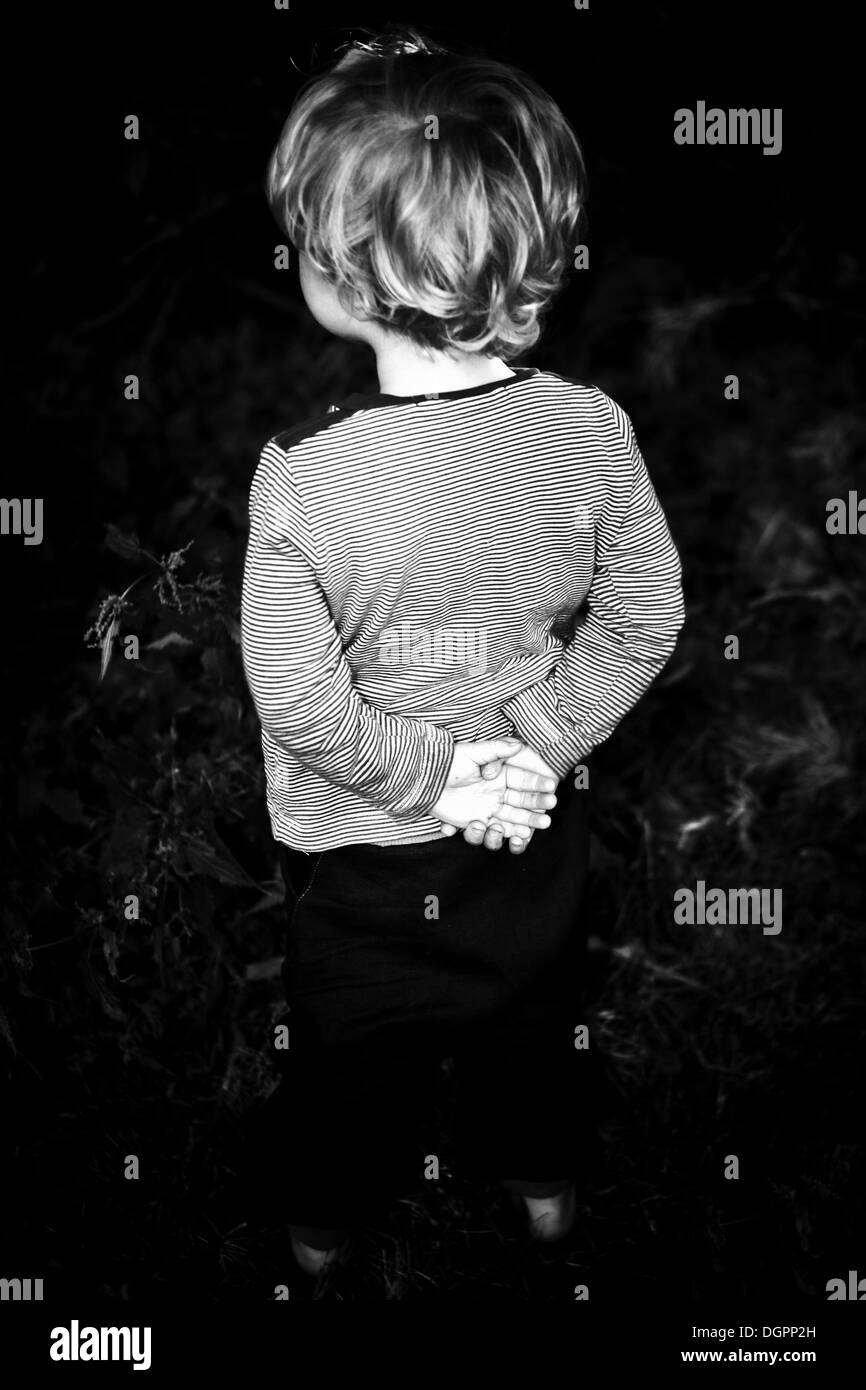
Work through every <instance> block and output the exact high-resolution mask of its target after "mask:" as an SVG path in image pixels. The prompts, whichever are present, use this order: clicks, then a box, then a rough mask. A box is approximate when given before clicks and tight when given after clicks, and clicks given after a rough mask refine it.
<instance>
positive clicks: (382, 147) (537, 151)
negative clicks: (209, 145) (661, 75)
mask: <svg viewBox="0 0 866 1390" xmlns="http://www.w3.org/2000/svg"><path fill="white" fill-rule="evenodd" d="M431 117H435V118H436V121H437V122H438V132H437V131H436V126H435V123H434V122H432V121H431V120H430V118H431ZM431 135H434V136H436V137H438V138H430V136H431ZM585 182H586V176H585V170H584V164H583V157H582V155H581V151H580V146H579V145H578V142H577V139H576V137H575V135H574V132H573V131H572V129H571V127H570V126H569V124H568V122H567V121H566V119H565V117H564V116H563V114H562V112H561V111H560V109H559V107H558V106H557V105H556V103H555V102H554V101H553V100H552V99H551V97H549V96H548V95H547V93H546V92H544V91H543V90H542V89H541V88H540V87H539V86H538V85H537V84H536V83H535V82H534V81H533V80H532V79H531V78H529V77H527V76H525V74H523V73H522V72H519V71H518V70H517V69H515V68H512V67H510V66H506V65H505V64H503V63H500V62H496V61H494V60H492V59H488V58H483V57H468V56H461V55H458V54H454V53H451V52H449V51H448V50H446V49H444V48H441V47H440V46H439V45H437V44H435V43H432V42H430V41H429V40H428V39H425V38H424V37H423V35H421V34H419V33H418V32H417V31H416V30H414V29H409V28H406V27H405V26H401V27H400V28H399V29H398V30H397V31H396V32H389V33H387V34H385V35H383V36H381V37H378V38H374V39H372V40H371V41H370V42H364V43H360V42H355V43H352V44H350V45H349V46H348V49H347V50H346V51H344V52H343V53H342V55H341V56H340V57H339V58H338V60H337V61H336V63H335V64H334V66H332V67H331V69H330V70H329V71H327V72H326V73H325V74H324V75H321V76H317V77H315V78H313V79H312V80H310V81H309V82H308V83H307V84H306V85H305V87H304V88H303V89H302V91H301V93H300V95H299V96H298V98H297V101H296V102H295V105H294V107H293V108H292V111H291V114H290V115H289V118H288V120H287V121H286V124H285V126H284V128H283V131H282V134H281V136H280V139H279V141H278V143H277V146H276V149H275V150H274V153H273V155H272V156H271V161H270V165H269V169H268V176H267V192H268V199H269V201H270V204H271V208H272V209H273V212H274V215H275V216H276V218H277V221H278V222H279V223H280V225H281V226H282V227H283V229H284V231H285V232H286V234H287V236H288V238H289V240H290V241H291V242H292V243H293V244H294V245H295V246H298V247H301V248H302V249H303V250H304V251H305V252H306V254H307V255H308V256H309V258H310V260H311V261H312V263H313V265H314V266H315V267H316V269H317V270H319V271H320V272H321V274H323V275H324V276H325V278H326V279H327V280H328V281H330V282H331V283H332V284H334V285H336V286H337V288H338V292H339V295H340V300H341V303H342V304H343V305H344V307H345V308H346V309H348V310H349V311H350V312H352V313H354V314H356V315H360V316H361V317H363V318H367V319H370V320H372V321H374V322H376V323H380V324H382V325H384V326H385V327H387V328H389V329H391V330H393V331H395V332H397V333H399V334H401V335H403V336H405V337H408V338H409V339H411V340H412V341H413V342H415V343H418V344H420V345H423V346H425V347H427V348H432V349H436V350H440V351H441V350H450V349H462V350H463V351H474V352H481V353H484V354H486V355H488V356H499V357H503V358H506V359H507V358H513V357H516V356H518V355H519V354H520V353H522V352H524V351H525V350H526V349H527V348H529V347H531V346H532V345H533V343H535V342H536V341H537V339H538V337H539V335H540V333H541V319H542V314H543V311H544V310H545V309H546V308H547V306H548V305H549V304H550V302H551V300H552V299H553V297H554V295H555V294H556V292H557V291H558V290H559V289H560V287H561V286H562V284H563V281H564V276H565V271H566V269H567V267H568V266H569V265H570V263H571V257H572V251H573V245H574V238H575V236H576V233H577V228H578V224H579V221H580V215H581V212H582V207H583V199H584V189H585Z"/></svg>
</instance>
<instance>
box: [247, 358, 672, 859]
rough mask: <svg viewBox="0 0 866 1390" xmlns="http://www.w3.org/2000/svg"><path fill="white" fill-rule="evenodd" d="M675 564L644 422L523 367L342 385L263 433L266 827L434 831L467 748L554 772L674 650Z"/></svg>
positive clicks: (256, 553) (259, 584)
mask: <svg viewBox="0 0 866 1390" xmlns="http://www.w3.org/2000/svg"><path fill="white" fill-rule="evenodd" d="M682 621H683V607H682V590H681V584H680V564H679V558H678V555H677V552H676V549H675V548H674V545H673V542H672V540H671V536H670V532H669V530H668V526H667V523H666V520H665V517H664V513H663V512H662V509H661V506H660V505H659V502H658V499H657V497H656V494H655V492H654V490H653V487H652V484H651V482H650V479H649V476H648V474H647V470H646V467H645V464H644V461H643V458H642V456H641V453H640V450H639V449H638V446H637V443H636V441H635V436H634V432H633V429H632V425H631V421H630V419H629V417H628V416H627V415H626V414H625V412H624V411H623V410H622V409H621V407H620V406H618V405H617V404H616V403H615V402H614V401H613V400H611V399H610V397H608V396H606V395H605V394H604V392H602V391H600V390H599V389H598V388H597V387H594V386H590V385H586V384H583V383H580V382H577V381H573V380H571V379H569V378H566V377H563V376H561V375H558V374H556V373H554V372H547V371H539V370H537V369H535V368H529V367H527V368H522V369H519V370H518V371H517V372H516V373H515V375H513V376H511V377H507V378H505V379H504V380H501V381H497V382H493V383H487V384H484V385H482V386H477V387H472V388H469V389H465V390H459V391H445V392H441V393H439V394H438V395H435V396H412V397H406V396H402V397H401V396H388V395H382V394H371V395H356V396H350V397H349V398H348V399H347V400H345V401H343V402H342V404H341V405H339V406H337V407H331V409H330V411H329V412H328V413H326V414H325V415H322V416H320V417H317V418H315V419H313V420H309V421H307V422H305V423H304V424H302V425H299V426H298V427H297V428H295V429H292V430H289V431H288V432H286V433H285V434H281V435H278V436H276V437H275V438H273V439H272V440H271V441H270V442H269V443H268V444H266V445H265V447H264V449H263V451H262V455H261V461H260V464H259V467H258V469H257V471H256V474H255V478H254V480H253V486H252V491H251V496H250V538H249V545H248V549H247V558H246V568H245V574H244V587H243V604H242V633H243V656H244V664H245V669H246V674H247V680H248V682H249V686H250V689H251V692H252V695H253V699H254V701H255V705H256V709H257V711H258V715H259V719H260V721H261V725H262V747H263V751H264V761H265V771H266V780H267V796H268V809H269V813H270V818H271V825H272V829H273V833H274V836H275V838H276V839H278V840H282V841H284V842H285V843H286V844H289V845H291V846H293V847H295V848H297V849H302V850H307V851H317V850H324V849H330V848H333V847H335V846H338V845H345V844H352V843H373V844H408V843H414V842H420V841H425V840H434V839H438V838H440V837H441V835H442V828H441V825H440V823H439V822H438V821H437V820H436V819H435V817H433V816H432V815H431V814H430V810H431V807H432V806H434V805H435V803H436V802H437V801H438V799H439V796H440V795H441V793H442V790H443V788H444V785H445V781H446V777H447V772H448V768H449V765H450V762H451V757H452V752H453V747H454V744H455V742H457V741H462V740H467V739H482V738H493V737H500V736H509V735H516V736H518V737H519V738H521V739H522V740H523V741H524V742H526V743H527V744H529V745H531V746H532V747H533V748H535V749H536V750H537V751H538V752H539V753H540V754H541V755H542V757H543V758H545V759H546V761H547V762H548V763H549V764H550V765H551V766H552V767H553V768H555V769H556V771H557V772H558V773H559V774H560V775H562V776H564V775H565V774H566V773H567V772H568V771H569V770H570V769H571V768H573V767H574V766H575V765H576V764H577V763H579V762H580V761H581V759H582V758H584V757H585V756H586V755H587V754H588V753H589V752H590V751H591V750H592V749H593V748H594V747H596V745H597V744H599V743H601V742H602V741H603V740H604V739H606V738H607V737H608V736H609V735H610V734H611V733H612V731H613V730H614V728H615V727H616V725H617V724H618V723H619V721H620V720H621V719H622V717H623V715H624V714H625V713H626V712H627V711H628V710H629V709H630V708H631V706H632V705H634V704H635V702H636V701H637V700H638V699H639V697H640V696H641V694H642V693H643V691H644V690H645V689H646V688H647V686H648V685H649V684H650V682H651V681H652V679H653V678H654V676H656V675H657V673H658V672H659V671H660V670H661V668H662V667H663V666H664V664H665V662H666V661H667V659H668V658H669V656H670V654H671V652H672V651H673V648H674V645H675V642H676V637H677V633H678V631H679V629H680V627H681V626H682Z"/></svg>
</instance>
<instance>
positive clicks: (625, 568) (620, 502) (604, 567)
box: [502, 393, 684, 776]
mask: <svg viewBox="0 0 866 1390" xmlns="http://www.w3.org/2000/svg"><path fill="white" fill-rule="evenodd" d="M599 394H601V393H599ZM602 400H603V401H604V403H605V407H606V409H607V410H608V411H610V412H612V414H613V417H614V422H615V424H616V426H617V429H618V433H619V435H620V438H621V441H622V443H621V446H619V447H620V448H621V454H622V457H621V459H619V460H617V462H619V463H620V464H621V467H620V468H619V469H618V477H619V481H618V482H617V483H616V484H615V486H614V488H613V489H612V492H611V496H610V499H609V501H608V503H607V505H606V506H605V509H604V511H603V513H602V515H601V516H600V517H599V519H598V526H597V531H596V568H595V574H594V576H593V581H592V585H591V587H590V590H589V593H588V594H587V604H588V611H587V613H586V615H585V618H584V621H583V623H582V624H581V626H580V627H578V629H577V631H576V632H575V634H574V637H573V638H572V639H571V641H570V642H569V643H568V645H567V646H566V648H565V650H564V652H563V654H562V656H561V657H560V658H559V660H558V662H557V664H556V666H554V668H553V670H552V671H550V672H549V674H548V675H547V676H546V677H545V678H544V679H543V680H541V681H539V682H538V683H537V684H535V685H532V686H529V687H527V689H526V690H522V691H520V693H519V694H518V695H516V696H515V697H514V698H513V699H511V700H508V701H507V702H506V703H505V704H504V705H503V706H502V709H503V712H504V713H505V714H506V715H507V716H508V718H509V719H510V720H511V722H512V724H513V725H514V728H515V729H516V731H517V733H518V735H519V736H520V737H521V738H522V739H524V740H525V742H526V743H528V744H529V745H530V747H531V748H533V749H535V750H536V752H538V753H539V754H540V755H541V757H542V758H543V760H544V762H545V763H547V764H548V765H549V766H550V767H552V768H553V769H554V770H555V771H556V772H557V773H558V774H559V775H560V776H565V774H566V773H567V772H568V771H569V769H570V768H572V767H574V765H575V764H576V763H578V762H580V760H581V759H582V758H584V757H586V755H587V754H588V753H589V752H590V751H591V750H592V749H593V748H595V747H596V746H597V745H598V744H600V743H603V742H604V740H605V739H606V738H608V737H609V736H610V734H612V733H613V731H614V729H615V728H616V726H617V724H619V722H620V720H621V719H622V718H623V716H624V715H625V714H627V712H628V711H629V710H630V709H631V707H632V706H633V705H634V704H636V702H637V701H638V700H639V699H640V697H641V695H642V694H643V693H644V691H645V690H646V688H647V686H648V685H649V684H650V682H651V681H652V680H653V679H654V678H655V677H656V676H657V675H658V673H659V671H661V669H662V667H663V666H664V665H665V663H666V662H667V660H668V658H669V657H670V655H671V653H672V652H673V649H674V647H675V645H676V639H677V634H678V632H679V630H680V628H681V627H682V625H683V617H684V611H683V595H682V585H681V580H680V561H679V556H678V554H677V551H676V548H675V546H674V543H673V540H672V539H671V534H670V531H669V530H668V525H667V521H666V520H665V516H664V512H663V511H662V509H661V505H660V503H659V500H658V498H657V497H656V494H655V491H654V490H653V486H652V483H651V482H650V479H649V475H648V473H647V470H646V465H645V464H644V461H643V457H642V455H641V452H640V450H639V448H638V445H637V441H636V440H635V436H634V430H633V428H632V423H631V420H630V419H629V417H628V415H626V413H625V411H624V410H622V409H621V407H620V406H618V405H617V404H616V403H615V402H614V401H611V400H609V398H608V397H606V396H603V397H602ZM618 452H619V449H618ZM517 761H518V762H519V761H520V759H519V758H518V759H517Z"/></svg>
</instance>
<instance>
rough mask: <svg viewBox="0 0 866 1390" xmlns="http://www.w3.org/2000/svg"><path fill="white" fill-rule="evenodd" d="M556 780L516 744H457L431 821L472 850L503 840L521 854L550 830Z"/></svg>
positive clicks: (547, 768)
mask: <svg viewBox="0 0 866 1390" xmlns="http://www.w3.org/2000/svg"><path fill="white" fill-rule="evenodd" d="M558 784H559V774H558V773H556V772H555V771H554V770H553V768H551V767H550V766H549V765H548V764H547V763H546V762H545V761H544V759H543V758H542V757H541V756H540V754H538V753H536V752H535V751H534V749H532V748H529V747H528V746H527V745H526V744H524V743H521V742H520V740H519V739H509V738H505V739H503V738H499V739H484V740H482V741H480V742H477V743H458V744H457V745H456V746H455V749H454V756H453V759H452V762H451V767H450V769H449V772H448V780H447V781H446V783H445V789H444V791H443V792H442V795H441V796H440V798H439V800H438V801H437V802H436V804H435V806H433V807H432V809H431V815H433V816H435V817H436V819H437V820H439V821H441V822H442V827H443V830H444V832H445V834H446V835H456V834H457V832H458V830H462V831H463V838H464V840H466V841H467V843H468V844H471V845H481V844H483V845H484V846H485V847H486V848H487V849H500V848H501V847H502V844H503V842H504V840H505V838H506V837H508V847H509V849H510V850H511V853H512V854H522V853H523V851H524V850H525V849H526V846H527V845H528V844H529V841H530V840H531V839H532V836H533V834H534V833H535V831H536V830H546V829H547V827H548V826H549V825H550V816H548V815H547V814H546V812H547V811H549V810H552V809H553V807H554V806H555V805H556V796H555V795H554V793H555V792H556V788H557V786H558Z"/></svg>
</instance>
